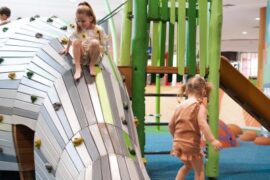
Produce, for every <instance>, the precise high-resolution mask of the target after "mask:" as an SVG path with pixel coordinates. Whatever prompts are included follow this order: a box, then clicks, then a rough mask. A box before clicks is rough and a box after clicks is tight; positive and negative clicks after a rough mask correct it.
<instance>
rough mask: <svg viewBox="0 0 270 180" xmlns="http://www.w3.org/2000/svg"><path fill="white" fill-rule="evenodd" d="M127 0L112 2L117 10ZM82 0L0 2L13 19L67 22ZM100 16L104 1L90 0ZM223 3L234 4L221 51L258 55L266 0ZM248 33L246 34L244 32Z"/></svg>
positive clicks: (227, 13) (227, 0) (226, 16)
mask: <svg viewBox="0 0 270 180" xmlns="http://www.w3.org/2000/svg"><path fill="white" fill-rule="evenodd" d="M123 1H124V0H110V2H111V8H112V9H114V8H116V7H117V6H118V5H120V4H121V3H122V2H123ZM78 2H80V0H0V6H8V7H10V8H11V10H12V18H11V19H16V18H17V17H28V16H34V15H36V14H39V15H41V16H51V15H56V16H58V17H60V18H62V19H65V20H66V21H67V22H72V21H73V19H74V11H75V8H76V6H77V4H78ZM88 2H89V3H90V4H91V5H92V6H93V8H94V11H95V12H96V15H97V17H99V18H102V17H104V16H105V15H106V14H107V9H106V6H105V3H104V0H88ZM223 4H233V5H235V6H232V7H224V8H223V13H224V14H223V30H222V50H224V51H242V52H257V49H258V37H259V29H258V28H254V27H256V26H258V25H259V21H256V20H255V18H257V17H259V12H260V11H259V9H260V8H261V7H264V6H266V4H267V0H223ZM116 19H117V20H116V27H117V30H118V32H119V34H120V27H121V25H120V23H121V13H120V14H118V15H117V18H116ZM243 31H246V32H247V34H246V35H243V34H242V32H243Z"/></svg>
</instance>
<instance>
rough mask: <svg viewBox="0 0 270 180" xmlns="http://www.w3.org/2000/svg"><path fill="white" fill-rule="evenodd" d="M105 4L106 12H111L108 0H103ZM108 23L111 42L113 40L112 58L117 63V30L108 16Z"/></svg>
mask: <svg viewBox="0 0 270 180" xmlns="http://www.w3.org/2000/svg"><path fill="white" fill-rule="evenodd" d="M104 2H105V5H106V7H107V11H108V13H110V12H111V6H110V2H109V0H104ZM109 25H110V30H111V33H112V42H113V59H114V62H115V63H117V62H118V42H117V32H116V29H115V24H114V19H113V18H110V19H109Z"/></svg>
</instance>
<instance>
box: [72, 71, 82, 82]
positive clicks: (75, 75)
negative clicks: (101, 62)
mask: <svg viewBox="0 0 270 180" xmlns="http://www.w3.org/2000/svg"><path fill="white" fill-rule="evenodd" d="M81 74H82V70H81V69H80V70H76V72H75V74H74V79H75V80H78V79H80V78H81Z"/></svg>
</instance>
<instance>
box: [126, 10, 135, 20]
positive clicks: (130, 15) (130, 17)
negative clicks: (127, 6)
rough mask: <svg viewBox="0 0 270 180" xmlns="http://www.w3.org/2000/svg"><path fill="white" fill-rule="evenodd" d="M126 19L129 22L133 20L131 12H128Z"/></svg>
mask: <svg viewBox="0 0 270 180" xmlns="http://www.w3.org/2000/svg"><path fill="white" fill-rule="evenodd" d="M127 18H128V19H129V20H130V21H131V20H132V19H133V18H134V15H133V14H132V12H131V11H130V12H128V14H127Z"/></svg>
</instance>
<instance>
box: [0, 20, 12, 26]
mask: <svg viewBox="0 0 270 180" xmlns="http://www.w3.org/2000/svg"><path fill="white" fill-rule="evenodd" d="M7 23H10V20H9V19H7V20H4V21H2V22H0V26H1V25H5V24H7Z"/></svg>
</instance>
